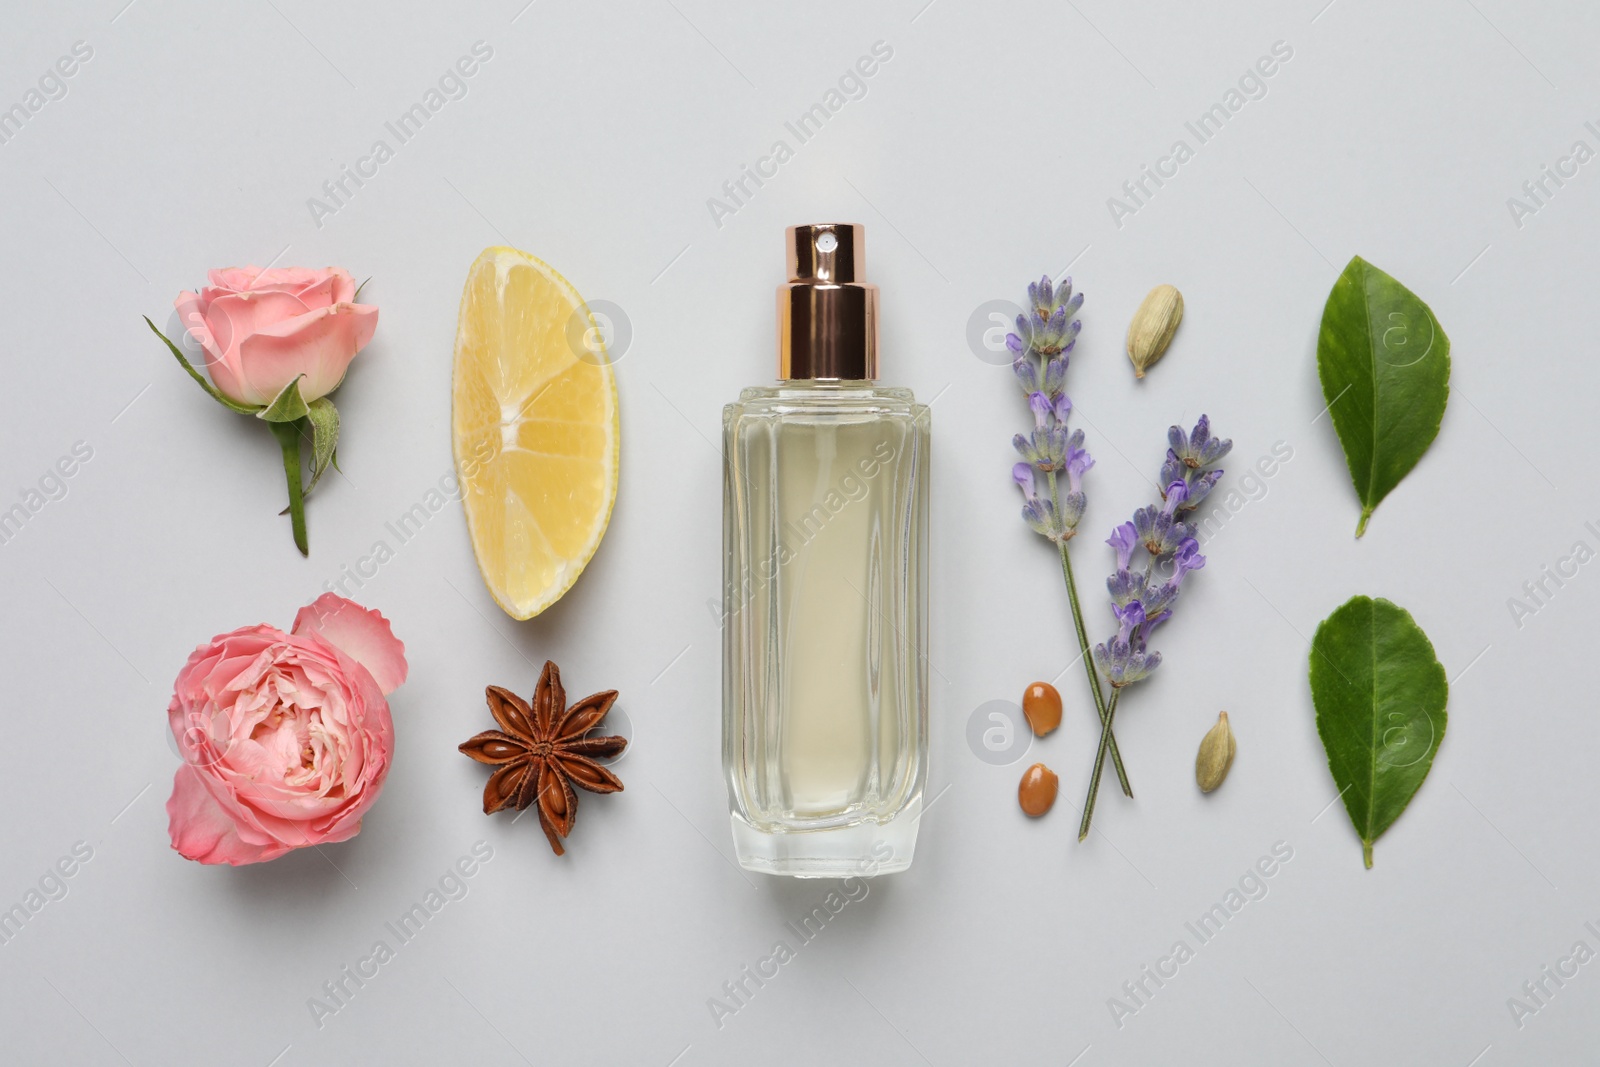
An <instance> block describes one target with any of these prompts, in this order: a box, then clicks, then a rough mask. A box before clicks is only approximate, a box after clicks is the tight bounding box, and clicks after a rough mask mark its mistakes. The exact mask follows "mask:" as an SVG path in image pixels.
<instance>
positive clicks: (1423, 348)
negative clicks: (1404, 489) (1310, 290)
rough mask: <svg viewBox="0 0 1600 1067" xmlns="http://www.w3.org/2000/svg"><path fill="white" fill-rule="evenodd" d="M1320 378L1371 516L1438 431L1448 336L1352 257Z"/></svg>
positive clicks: (1326, 315)
mask: <svg viewBox="0 0 1600 1067" xmlns="http://www.w3.org/2000/svg"><path fill="white" fill-rule="evenodd" d="M1317 374H1318V376H1319V377H1320V378H1321V379H1322V395H1323V398H1324V399H1326V400H1327V402H1328V412H1329V414H1331V415H1332V416H1333V428H1334V431H1335V432H1336V433H1337V434H1338V435H1339V444H1340V445H1342V446H1343V447H1344V458H1345V463H1346V464H1348V465H1349V467H1350V480H1351V481H1352V482H1354V483H1355V487H1356V495H1357V496H1358V497H1360V499H1361V522H1360V524H1359V525H1357V527H1356V536H1357V537H1360V536H1361V535H1362V534H1363V533H1365V532H1366V529H1367V520H1368V519H1369V518H1371V517H1372V512H1373V511H1374V510H1375V509H1376V508H1377V506H1378V504H1379V503H1380V502H1381V501H1382V500H1383V498H1384V497H1386V496H1388V495H1389V491H1390V490H1392V489H1393V488H1394V487H1395V486H1397V485H1399V484H1400V479H1402V478H1404V477H1405V476H1406V475H1407V474H1409V473H1411V468H1412V467H1415V466H1416V465H1417V461H1418V460H1419V459H1421V458H1422V454H1423V453H1424V452H1426V451H1427V450H1428V446H1429V445H1431V444H1433V439H1434V438H1435V437H1437V436H1438V435H1439V423H1440V422H1441V421H1442V420H1443V419H1444V407H1445V402H1446V401H1447V400H1448V399H1449V396H1450V339H1449V338H1448V337H1446V336H1445V334H1444V329H1443V328H1442V327H1441V326H1440V325H1439V320H1438V319H1436V318H1434V315H1433V311H1432V310H1431V309H1430V308H1429V307H1428V305H1427V304H1424V303H1423V302H1422V301H1421V300H1420V299H1418V298H1417V295H1416V294H1415V293H1413V292H1412V291H1411V290H1409V289H1407V288H1406V287H1405V286H1403V285H1401V284H1400V283H1399V282H1397V281H1395V280H1394V279H1393V278H1391V277H1389V275H1387V274H1385V273H1384V272H1383V271H1381V270H1379V269H1378V268H1377V267H1374V266H1373V265H1372V264H1371V263H1368V262H1367V261H1366V260H1364V259H1362V258H1361V257H1360V256H1356V257H1354V258H1353V259H1351V260H1350V263H1349V265H1348V266H1346V267H1345V269H1344V273H1343V274H1341V275H1339V280H1338V281H1336V282H1334V283H1333V291H1332V292H1330V293H1329V294H1328V303H1327V305H1326V306H1324V307H1323V309H1322V329H1321V331H1320V332H1319V333H1318V335H1317Z"/></svg>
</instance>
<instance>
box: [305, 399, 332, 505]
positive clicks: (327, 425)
mask: <svg viewBox="0 0 1600 1067" xmlns="http://www.w3.org/2000/svg"><path fill="white" fill-rule="evenodd" d="M306 418H307V421H309V422H310V423H311V484H310V485H308V486H306V492H307V493H309V492H311V490H313V489H315V488H316V487H317V483H318V482H320V481H321V480H322V475H323V473H324V472H325V471H327V469H328V465H329V464H330V463H332V462H333V459H334V456H335V455H336V454H337V449H338V447H339V411H338V409H337V408H335V407H334V406H333V401H331V400H329V399H328V398H327V397H325V396H319V397H317V399H315V400H313V401H312V402H311V403H310V405H308V408H307V413H306Z"/></svg>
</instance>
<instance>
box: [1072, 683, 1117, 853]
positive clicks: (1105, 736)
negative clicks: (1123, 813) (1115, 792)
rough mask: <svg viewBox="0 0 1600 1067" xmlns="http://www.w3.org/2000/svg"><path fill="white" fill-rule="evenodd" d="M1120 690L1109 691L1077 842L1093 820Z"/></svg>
mask: <svg viewBox="0 0 1600 1067" xmlns="http://www.w3.org/2000/svg"><path fill="white" fill-rule="evenodd" d="M1121 696H1122V690H1120V689H1113V690H1111V703H1110V704H1109V705H1107V707H1106V725H1105V729H1103V730H1101V731H1100V751H1099V752H1097V753H1095V757H1094V775H1093V776H1092V777H1090V779H1089V795H1088V796H1087V797H1085V798H1084V801H1083V822H1082V823H1080V824H1079V825H1078V840H1079V841H1082V840H1083V839H1084V838H1086V837H1088V836H1089V820H1090V819H1092V818H1094V801H1095V796H1096V795H1097V794H1098V793H1099V792H1100V772H1101V771H1103V770H1105V762H1106V745H1107V743H1108V742H1109V741H1110V740H1111V720H1112V719H1113V718H1114V717H1115V716H1116V714H1117V699H1118V698H1119V697H1121Z"/></svg>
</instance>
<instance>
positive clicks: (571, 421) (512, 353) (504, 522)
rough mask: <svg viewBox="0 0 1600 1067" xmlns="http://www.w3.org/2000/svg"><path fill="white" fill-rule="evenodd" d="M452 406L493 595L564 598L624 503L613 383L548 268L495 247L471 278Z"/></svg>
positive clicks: (507, 602) (596, 342)
mask: <svg viewBox="0 0 1600 1067" xmlns="http://www.w3.org/2000/svg"><path fill="white" fill-rule="evenodd" d="M452 390H453V397H452V404H451V422H452V436H453V438H454V446H455V458H456V473H457V475H458V476H459V478H460V480H461V504H462V507H463V508H464V509H465V511H466V513H467V530H468V532H469V533H470V534H471V537H472V551H473V552H474V554H476V556H477V558H478V570H479V571H480V572H481V573H482V574H483V581H484V584H485V585H487V586H488V587H489V592H490V594H491V595H493V597H494V599H495V601H496V602H497V603H498V604H499V605H500V606H501V607H502V608H504V609H505V610H506V613H507V614H508V615H510V616H511V617H512V618H515V619H530V618H532V617H533V616H535V615H537V614H539V613H540V612H541V611H543V610H544V609H545V608H548V607H549V606H550V605H551V604H554V603H555V602H556V601H557V600H559V599H561V596H562V594H563V593H565V592H566V591H567V590H568V589H571V588H572V584H573V583H574V582H576V581H577V580H578V575H580V574H582V573H583V568H584V566H585V565H586V564H587V563H588V562H589V559H590V557H591V556H593V555H594V551H595V549H596V548H598V547H599V545H600V538H601V537H603V536H604V535H605V532H606V524H607V523H608V522H609V521H610V519H611V506H612V504H613V503H614V502H615V500H616V497H617V459H618V441H619V438H620V430H619V426H618V421H617V383H616V378H615V377H614V376H613V375H612V372H611V365H610V361H609V357H608V356H607V354H606V352H605V346H604V343H603V341H602V340H600V331H599V330H598V328H596V327H595V323H594V319H593V317H592V316H591V315H590V314H589V310H588V308H587V306H586V305H585V304H584V302H583V298H582V297H581V296H579V295H578V293H577V290H575V289H573V288H572V286H571V285H570V284H569V283H568V282H567V280H566V279H565V278H563V277H562V276H561V275H560V274H557V273H556V272H555V271H554V270H553V269H552V268H551V267H550V265H549V264H548V263H545V262H543V261H541V260H538V259H535V258H534V257H533V256H530V255H528V254H527V253H526V252H519V251H517V250H516V249H515V248H487V249H484V251H483V253H482V254H481V255H480V256H478V258H477V260H476V261H474V262H473V264H472V269H471V270H470V271H468V273H467V287H466V291H465V292H463V293H462V295H461V318H460V321H459V323H458V325H457V327H456V355H455V374H454V382H453V386H452Z"/></svg>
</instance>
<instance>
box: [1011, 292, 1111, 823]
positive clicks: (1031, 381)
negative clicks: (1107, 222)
mask: <svg viewBox="0 0 1600 1067" xmlns="http://www.w3.org/2000/svg"><path fill="white" fill-rule="evenodd" d="M1082 306H1083V294H1082V293H1078V294H1076V295H1074V293H1073V292H1072V280H1071V279H1070V278H1068V279H1065V280H1063V281H1062V283H1061V284H1060V285H1059V286H1054V285H1052V284H1051V282H1050V277H1049V276H1048V275H1046V276H1044V277H1042V278H1040V279H1039V281H1038V282H1037V283H1036V284H1030V285H1029V286H1028V310H1027V311H1025V312H1023V313H1022V314H1020V315H1018V316H1017V332H1016V333H1012V334H1007V335H1006V347H1007V348H1009V349H1010V350H1011V352H1012V353H1013V355H1014V357H1015V358H1014V359H1013V361H1012V364H1011V369H1012V371H1013V372H1014V373H1015V374H1016V376H1017V381H1018V382H1019V383H1021V385H1022V391H1023V392H1024V393H1026V394H1027V397H1028V409H1029V410H1030V411H1031V412H1032V413H1033V431H1032V432H1031V433H1028V434H1020V433H1019V434H1017V435H1016V436H1015V437H1013V438H1012V439H1011V443H1012V445H1013V446H1014V447H1015V448H1016V450H1017V454H1018V455H1020V456H1021V457H1022V462H1020V463H1017V464H1016V465H1015V466H1013V467H1012V468H1011V477H1012V479H1013V480H1014V481H1015V482H1016V483H1017V486H1018V487H1019V488H1020V489H1021V490H1022V499H1023V504H1022V519H1023V521H1024V522H1026V523H1027V524H1028V526H1029V527H1030V528H1031V529H1032V530H1033V531H1034V532H1035V533H1037V534H1039V535H1040V536H1042V537H1044V538H1047V539H1048V540H1049V541H1051V542H1052V543H1054V544H1055V546H1056V550H1057V552H1058V553H1059V554H1060V556H1061V573H1062V577H1063V578H1064V580H1065V581H1066V584H1067V600H1068V602H1069V603H1070V604H1071V606H1072V622H1073V627H1074V629H1075V630H1076V631H1077V635H1078V647H1079V650H1080V658H1081V659H1082V660H1083V667H1084V674H1085V677H1086V678H1087V680H1088V682H1089V689H1090V691H1091V692H1092V693H1093V694H1094V704H1095V710H1096V711H1097V712H1098V713H1099V715H1100V722H1101V736H1102V738H1103V739H1104V742H1105V746H1106V747H1107V748H1108V749H1109V751H1110V753H1111V762H1112V763H1113V765H1114V766H1115V767H1116V770H1117V780H1118V781H1119V782H1120V783H1121V785H1122V791H1123V792H1124V793H1126V794H1127V795H1128V796H1130V797H1131V796H1133V788H1132V786H1130V785H1129V784H1128V774H1127V771H1126V770H1125V769H1124V767H1123V766H1122V754H1121V752H1119V751H1118V749H1117V741H1116V737H1115V736H1114V735H1113V734H1112V733H1111V732H1110V726H1111V718H1110V714H1111V711H1110V705H1108V704H1107V702H1106V698H1105V695H1104V694H1103V693H1102V692H1101V690H1100V680H1099V678H1098V677H1097V676H1096V675H1095V670H1094V666H1093V663H1092V661H1091V659H1090V651H1089V631H1088V629H1087V627H1085V625H1084V621H1083V608H1082V606H1081V604H1080V603H1079V601H1078V587H1077V582H1076V580H1075V579H1074V577H1073V573H1072V556H1071V553H1070V551H1069V550H1068V547H1067V545H1068V542H1070V541H1071V540H1072V538H1073V537H1074V536H1075V535H1076V534H1077V532H1078V523H1079V522H1080V521H1081V520H1082V519H1083V511H1084V507H1085V506H1086V505H1087V503H1088V498H1087V497H1086V496H1085V494H1084V489H1083V476H1084V475H1085V474H1086V473H1088V471H1089V469H1090V468H1091V467H1093V466H1094V457H1092V456H1091V455H1089V452H1088V450H1087V449H1086V448H1084V446H1083V442H1084V437H1083V431H1082V430H1070V431H1069V430H1068V428H1067V419H1068V417H1069V416H1070V415H1071V414H1072V400H1071V399H1070V398H1069V397H1068V396H1067V393H1066V378H1067V364H1068V363H1069V361H1070V357H1071V354H1072V348H1073V345H1075V344H1076V343H1077V337H1078V331H1079V330H1080V329H1082V324H1081V323H1080V322H1079V321H1078V319H1077V318H1076V315H1077V312H1078V309H1079V308H1080V307H1082ZM1039 475H1043V482H1044V484H1043V486H1042V487H1041V485H1040V480H1039V477H1038V476H1039ZM1061 475H1065V476H1066V480H1067V486H1066V488H1067V493H1066V496H1065V498H1063V497H1062V496H1061V489H1060V484H1059V477H1060V476H1061Z"/></svg>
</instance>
